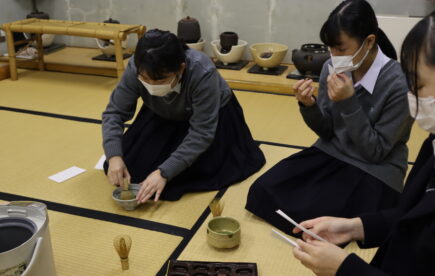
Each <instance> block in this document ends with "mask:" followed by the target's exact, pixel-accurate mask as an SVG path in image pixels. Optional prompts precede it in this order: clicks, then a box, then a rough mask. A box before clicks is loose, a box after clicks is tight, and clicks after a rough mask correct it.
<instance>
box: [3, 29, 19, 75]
mask: <svg viewBox="0 0 435 276" xmlns="http://www.w3.org/2000/svg"><path fill="white" fill-rule="evenodd" d="M5 33H6V42H7V45H8V56H9V71H10V73H11V80H17V79H18V72H17V59H16V57H15V55H16V53H15V45H14V36H13V34H12V32H11V30H10V29H9V28H8V27H6V28H5Z"/></svg>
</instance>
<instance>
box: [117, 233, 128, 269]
mask: <svg viewBox="0 0 435 276" xmlns="http://www.w3.org/2000/svg"><path fill="white" fill-rule="evenodd" d="M113 245H114V246H115V249H116V251H117V252H118V255H119V257H120V259H121V266H122V270H128V269H129V263H128V254H129V253H130V248H131V238H130V236H127V235H120V236H117V237H115V240H114V241H113Z"/></svg>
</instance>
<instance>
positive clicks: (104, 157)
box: [95, 154, 106, 170]
mask: <svg viewBox="0 0 435 276" xmlns="http://www.w3.org/2000/svg"><path fill="white" fill-rule="evenodd" d="M104 161H106V156H105V155H104V154H103V155H102V156H101V157H100V160H98V162H97V164H96V165H95V169H97V170H103V169H104V168H103V164H104Z"/></svg>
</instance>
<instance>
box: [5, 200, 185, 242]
mask: <svg viewBox="0 0 435 276" xmlns="http://www.w3.org/2000/svg"><path fill="white" fill-rule="evenodd" d="M0 199H2V200H5V201H38V202H42V203H44V204H45V205H47V208H48V209H49V210H52V211H57V212H62V213H66V214H70V215H77V216H81V217H86V218H92V219H97V220H102V221H107V222H112V223H117V224H122V225H127V226H132V227H136V228H142V229H146V230H151V231H156V232H160V233H165V234H169V235H174V236H180V237H183V238H184V237H186V236H189V235H190V230H189V229H186V228H182V227H178V226H173V225H169V224H165V223H160V222H155V221H150V220H145V219H138V218H134V217H128V216H122V215H118V214H112V213H107V212H102V211H97V210H91V209H86V208H81V207H76V206H71V205H66V204H61V203H56V202H52V201H47V200H41V199H37V198H31V197H25V196H21V195H15V194H9V193H4V192H0Z"/></svg>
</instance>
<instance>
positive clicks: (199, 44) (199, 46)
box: [186, 39, 205, 51]
mask: <svg viewBox="0 0 435 276" xmlns="http://www.w3.org/2000/svg"><path fill="white" fill-rule="evenodd" d="M186 45H187V46H188V47H189V48H192V49H195V50H198V51H203V50H204V45H205V40H204V39H200V40H199V41H198V42H196V43H186Z"/></svg>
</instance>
